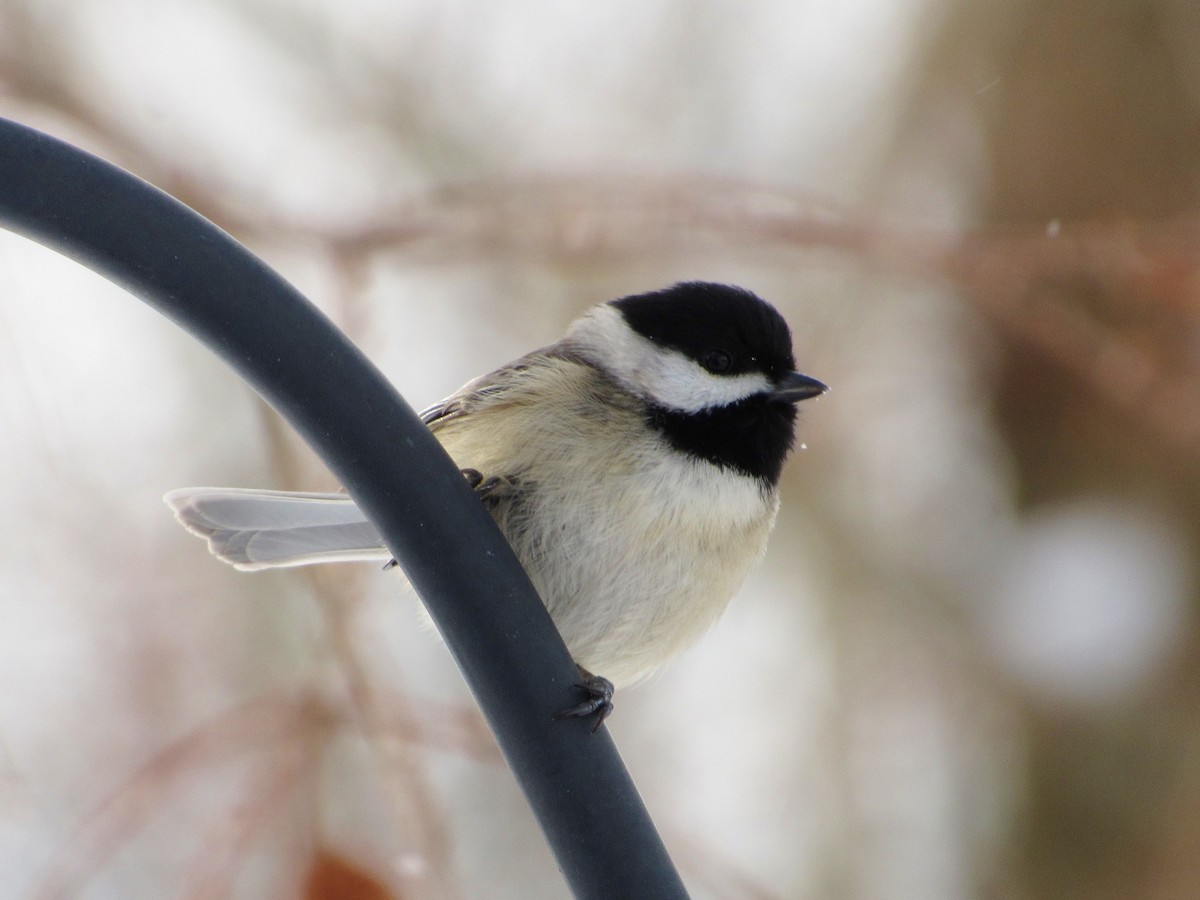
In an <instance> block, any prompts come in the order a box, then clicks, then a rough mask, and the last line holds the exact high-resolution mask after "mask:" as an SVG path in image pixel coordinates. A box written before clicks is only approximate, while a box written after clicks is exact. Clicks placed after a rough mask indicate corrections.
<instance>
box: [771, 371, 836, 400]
mask: <svg viewBox="0 0 1200 900" xmlns="http://www.w3.org/2000/svg"><path fill="white" fill-rule="evenodd" d="M827 390H829V388H828V386H826V385H825V384H824V383H823V382H820V381H817V379H815V378H809V377H808V376H807V375H801V374H800V373H799V372H788V373H787V374H786V375H784V376H783V377H782V378H780V379H779V380H778V381H777V382H775V389H774V390H773V391H771V397H772V399H775V400H784V401H786V402H788V403H799V402H800V401H801V400H808V399H809V398H810V397H819V396H821V395H822V394H824V393H825V392H826V391H827Z"/></svg>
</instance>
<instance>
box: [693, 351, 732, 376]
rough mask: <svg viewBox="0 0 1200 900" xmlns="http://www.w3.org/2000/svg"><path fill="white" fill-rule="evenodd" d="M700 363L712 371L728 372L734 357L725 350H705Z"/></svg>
mask: <svg viewBox="0 0 1200 900" xmlns="http://www.w3.org/2000/svg"><path fill="white" fill-rule="evenodd" d="M700 365H702V366H704V368H706V369H708V371H710V372H714V373H720V372H728V371H729V367H730V366H732V365H733V357H732V356H730V355H729V354H728V353H726V352H725V351H724V350H705V351H704V355H703V356H702V357H700Z"/></svg>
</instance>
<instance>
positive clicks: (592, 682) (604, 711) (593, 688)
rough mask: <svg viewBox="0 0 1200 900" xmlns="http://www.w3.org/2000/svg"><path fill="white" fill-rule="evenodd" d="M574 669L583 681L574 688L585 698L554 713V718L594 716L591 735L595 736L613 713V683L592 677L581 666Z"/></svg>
mask: <svg viewBox="0 0 1200 900" xmlns="http://www.w3.org/2000/svg"><path fill="white" fill-rule="evenodd" d="M576 668H577V669H579V676H580V678H582V679H583V680H582V681H580V682H578V683H577V684H576V685H575V686H576V687H577V688H579V689H580V690H582V691H584V692H585V693H586V694H587V697H586V698H585V699H584V700H582V701H581V702H579V703H577V704H575V705H574V706H572V707H569V708H567V709H564V710H563V711H562V712H559V713H556V714H555V716H554V718H556V719H569V718H580V719H586V718H589V717H590V716H595V717H596V721H595V723H594V724H593V725H592V734H595V733H596V731H597V730H598V729H599V728H600V726H601V725H603V724H604V720H605V719H607V718H608V717H609V714H610V713H612V711H613V703H612V698H613V683H612V682H611V681H609V680H608V679H607V678H603V677H601V676H600V675H593V674H592V673H591V672H589V671H588V670H587V669H585V668H583V666H576Z"/></svg>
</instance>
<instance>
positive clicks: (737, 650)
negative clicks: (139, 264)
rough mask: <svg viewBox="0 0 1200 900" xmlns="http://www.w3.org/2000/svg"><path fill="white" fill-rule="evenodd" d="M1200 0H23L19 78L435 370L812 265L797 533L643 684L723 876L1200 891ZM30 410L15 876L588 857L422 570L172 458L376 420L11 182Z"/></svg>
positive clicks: (324, 875) (529, 892) (16, 708)
mask: <svg viewBox="0 0 1200 900" xmlns="http://www.w3.org/2000/svg"><path fill="white" fill-rule="evenodd" d="M1198 39H1200V14H1198V13H1197V10H1196V8H1194V7H1193V5H1191V4H1187V3H1181V2H1177V0H1048V2H1041V3H1034V2H1017V0H1013V2H1007V3H988V4H978V3H971V2H964V0H842V2H839V3H836V4H835V3H822V2H812V0H808V2H793V3H785V2H781V0H780V2H774V3H750V4H734V3H721V2H699V3H691V2H681V0H637V2H632V0H609V2H606V3H591V4H562V3H551V2H545V0H539V2H529V0H522V2H518V0H490V2H486V3H485V2H468V0H462V2H449V3H436V2H432V0H423V2H422V0H412V2H400V3H395V2H378V0H375V2H373V0H354V2H346V0H342V2H338V3H335V2H332V0H302V2H295V0H293V2H288V3H283V2H279V0H155V2H150V0H0V114H2V115H5V116H7V117H10V118H15V119H18V120H20V121H22V122H25V123H27V124H30V125H33V126H35V127H38V128H41V129H44V130H46V131H48V132H50V133H52V134H55V135H57V136H60V137H63V138H65V139H67V140H69V141H72V142H74V143H76V144H78V145H80V146H82V147H84V148H86V149H88V150H91V151H92V152H95V153H98V154H100V155H101V156H103V157H105V158H107V159H109V160H112V161H113V162H115V163H117V164H118V165H121V166H123V167H125V168H127V169H129V170H131V171H132V172H134V173H136V174H138V175H140V176H141V177H143V178H145V179H147V180H149V181H151V182H153V183H154V184H156V185H158V186H160V187H162V188H163V189H165V190H167V191H169V192H171V193H173V194H174V195H175V196H177V197H179V198H180V199H182V200H183V201H184V202H186V203H188V204H190V205H191V206H193V207H194V208H196V209H198V210H199V211H201V212H202V213H204V214H205V215H207V216H208V217H209V218H211V219H212V220H214V221H215V222H216V223H218V224H219V225H220V226H221V227H223V228H224V229H226V230H227V231H229V232H231V233H232V234H233V235H235V236H236V237H237V238H239V239H240V240H242V241H243V242H245V243H246V244H247V245H248V246H249V247H250V248H251V249H252V250H254V251H255V252H256V253H258V254H259V255H260V256H261V257H262V258H263V259H264V260H266V261H267V263H268V264H270V265H271V266H273V267H274V268H276V269H277V270H278V271H280V272H281V273H283V274H284V275H285V276H286V277H287V278H289V279H290V280H291V281H292V282H293V283H295V284H296V285H298V286H299V287H300V288H301V289H302V290H303V291H304V292H305V293H306V294H307V295H308V296H309V297H311V298H312V299H313V301H314V302H315V303H317V304H318V305H319V306H320V307H321V308H322V309H324V310H325V311H326V312H327V313H328V314H329V315H330V316H331V317H332V318H333V319H334V320H336V321H337V323H338V324H339V325H340V326H341V327H342V328H343V329H345V330H346V331H347V332H348V333H349V334H350V335H351V336H352V338H353V339H354V340H355V341H356V342H357V343H358V344H359V345H360V346H362V347H363V348H364V350H365V351H366V352H367V354H368V355H369V356H370V357H371V358H372V359H373V360H375V361H376V362H377V363H378V364H379V366H380V367H381V368H382V369H383V370H384V371H385V372H386V373H387V375H388V376H389V377H390V378H391V379H392V380H393V381H394V383H395V384H396V385H397V387H398V388H399V389H400V390H401V392H402V393H404V395H405V396H406V397H407V398H408V399H409V400H410V402H412V404H413V405H414V406H417V407H421V406H424V405H426V404H427V403H430V402H432V401H434V400H436V399H438V398H439V397H441V396H443V395H445V394H447V393H449V392H450V391H452V390H454V389H455V388H456V387H458V386H459V385H460V384H461V383H462V382H464V381H466V380H467V379H468V378H470V377H472V376H474V375H476V374H478V373H481V372H484V371H486V370H489V369H491V368H492V367H494V366H496V365H499V364H501V363H504V362H506V361H507V360H509V359H511V358H513V357H516V356H518V355H520V354H521V353H523V352H525V351H527V350H529V349H531V348H533V347H536V346H540V345H542V344H545V343H548V342H550V341H552V340H554V339H555V338H557V337H558V336H559V335H560V334H561V332H562V330H563V328H564V327H565V325H566V324H567V323H568V322H569V321H570V320H571V319H573V318H574V317H575V316H576V315H578V314H579V313H580V312H581V311H582V310H583V309H585V308H586V307H587V306H589V305H591V304H593V303H596V302H599V301H601V300H605V299H608V298H610V297H613V296H617V295H621V294H626V293H633V292H638V291H643V290H648V289H654V288H658V287H661V286H664V285H667V284H669V283H671V282H673V281H676V280H680V279H694V278H698V279H713V280H721V281H728V282H732V283H737V284H741V285H743V286H745V287H748V288H751V289H753V290H755V291H757V292H759V293H760V294H762V295H763V296H765V297H767V298H769V299H771V300H772V301H773V302H774V303H775V304H777V305H778V306H779V307H780V309H781V310H783V311H784V313H785V315H786V316H787V317H788V319H789V321H790V322H791V323H792V327H793V331H794V335H795V345H796V352H797V357H798V359H799V360H800V363H801V367H802V369H803V370H804V371H806V372H809V373H811V374H812V375H815V376H817V377H819V378H821V379H823V380H825V381H826V382H828V383H829V384H830V385H832V388H833V390H832V393H830V394H829V395H828V396H827V397H825V398H823V399H822V400H821V401H819V402H817V403H813V404H805V406H804V409H803V416H802V424H801V429H802V433H801V440H803V441H804V443H805V447H804V448H802V449H800V450H799V451H798V452H797V454H796V456H795V457H794V458H793V460H792V461H791V463H790V464H789V467H788V470H787V473H786V476H785V483H784V502H783V510H782V513H781V516H780V524H779V528H778V530H777V532H776V534H775V536H774V538H773V542H772V546H771V550H770V553H769V556H768V558H767V560H766V561H765V563H764V565H763V566H762V567H761V568H760V570H759V571H758V572H757V573H756V574H755V575H754V576H753V577H752V578H751V580H750V581H749V582H748V584H747V585H746V587H745V589H744V590H743V591H742V593H741V594H740V595H739V596H738V597H737V598H736V599H735V601H734V603H733V605H732V606H731V608H730V610H729V612H728V613H727V615H726V616H725V618H724V619H723V620H722V621H721V622H720V624H719V625H718V626H717V627H716V628H715V629H714V630H713V631H712V633H710V634H709V635H708V636H707V638H706V639H705V640H704V641H703V642H702V643H701V644H700V645H699V646H697V647H696V648H695V649H694V650H693V651H692V652H690V653H689V654H688V655H687V656H686V657H684V658H683V659H681V660H679V661H678V662H677V663H676V664H675V665H673V666H672V667H670V668H669V669H668V670H666V671H665V672H663V673H662V674H661V675H659V676H657V677H656V678H654V679H653V680H652V681H650V682H648V683H646V684H643V685H641V686H638V687H635V688H632V689H629V690H625V691H622V692H621V694H620V696H619V697H618V704H617V712H616V714H615V715H614V716H613V718H612V719H610V720H609V721H610V726H609V727H610V728H611V730H612V732H613V735H614V737H615V738H616V740H617V742H618V745H619V746H620V747H621V750H622V753H623V755H624V756H625V758H626V760H627V762H628V764H629V766H630V768H631V770H632V773H633V775H634V778H635V779H636V781H637V782H638V784H639V786H640V787H641V789H642V791H643V794H644V796H645V798H646V800H647V803H648V804H649V806H650V809H651V812H652V814H653V815H654V816H655V819H656V821H657V822H658V824H659V827H660V828H661V830H662V831H663V834H664V837H665V839H666V841H667V843H668V845H669V847H670V848H671V850H672V853H673V855H674V857H675V859H676V861H677V862H678V864H679V865H680V867H681V870H682V873H683V876H684V878H685V880H686V882H687V883H688V885H689V888H690V889H691V891H692V892H693V895H694V896H695V897H697V898H835V900H841V898H845V900H874V898H880V900H884V898H886V900H905V898H912V900H918V898H919V900H927V898H939V900H940V898H1022V900H1023V898H1029V900H1035V898H1089V900H1096V898H1100V900H1104V898H1183V897H1193V896H1200V852H1198V851H1200V702H1197V699H1198V692H1200V653H1198V649H1200V648H1198V647H1197V643H1198V629H1197V626H1198V612H1200V602H1198V601H1200V596H1198V594H1197V571H1198V564H1200V516H1198V514H1197V510H1198V506H1197V494H1198V488H1200V331H1198V328H1197V326H1198V322H1200V319H1198V316H1200V219H1198V218H1197V216H1196V210H1197V203H1198V199H1200V55H1198V54H1197V51H1196V47H1197V46H1200V44H1198ZM0 177H2V174H0ZM81 199H82V198H81ZM147 239H148V240H149V239H152V236H150V235H148V236H147ZM347 402H353V398H347ZM380 452H387V448H380ZM0 465H2V466H3V471H4V473H5V476H6V477H4V478H3V479H0V547H2V550H0V683H3V684H4V685H5V688H6V689H5V690H3V691H2V692H0V872H3V882H4V885H5V887H4V889H3V893H4V894H5V896H12V897H36V898H40V900H50V898H66V897H86V898H118V897H120V898H142V897H155V898H163V897H179V898H209V897H212V898H217V897H239V898H260V897H281V898H288V897H305V898H310V900H313V898H335V897H336V898H400V897H403V898H473V897H489V898H535V897H536V898H543V897H545V898H557V897H563V896H565V895H566V890H565V887H564V886H563V883H562V881H561V879H560V878H559V876H558V874H557V872H556V870H555V866H554V863H553V861H552V859H551V858H550V855H549V853H548V851H547V850H546V849H545V846H544V843H543V841H542V839H541V836H540V834H539V832H538V830H537V827H536V825H535V823H534V821H533V819H532V817H531V815H530V814H529V812H528V811H527V809H526V807H525V805H524V802H523V800H522V799H521V797H520V796H519V794H518V792H517V790H516V788H515V786H514V784H513V782H512V779H511V777H510V776H509V774H508V773H507V771H506V770H505V768H504V767H503V765H502V763H500V761H499V760H498V757H497V754H496V751H495V749H494V745H493V744H492V741H491V738H490V737H489V735H488V734H487V732H486V730H485V729H484V728H483V727H482V726H481V724H480V722H479V720H478V717H477V715H476V713H475V712H474V707H473V704H472V701H471V700H470V698H469V696H468V695H467V693H466V692H465V689H464V687H463V685H462V683H461V680H460V678H459V676H458V674H457V672H456V670H455V668H454V666H453V664H452V662H451V661H450V659H449V656H448V654H447V653H446V651H445V648H444V647H443V646H442V645H441V644H440V643H439V642H438V641H437V640H436V638H434V637H433V636H432V635H430V634H428V633H427V632H426V631H425V630H424V629H423V628H422V626H421V625H420V623H419V616H418V613H417V601H416V599H415V598H414V597H412V596H411V594H406V592H405V591H404V590H403V589H402V588H401V587H399V586H398V585H397V584H396V579H394V578H387V577H385V576H383V575H382V574H381V573H380V572H379V571H378V569H377V567H374V566H371V565H357V566H355V565H343V566H335V567H325V568H324V569H321V570H311V571H304V570H299V571H296V570H293V571H288V572H277V573H263V574H256V575H242V574H239V573H236V572H233V571H232V570H229V569H227V568H226V567H224V566H222V565H220V564H218V563H217V562H215V561H214V560H213V559H211V558H210V557H209V556H208V555H207V554H206V553H205V552H204V548H203V545H201V544H200V543H199V542H197V541H196V540H195V539H193V538H191V537H189V536H188V535H186V534H185V533H184V532H183V531H182V530H181V529H180V528H178V527H177V526H176V525H175V524H174V522H173V521H172V519H171V516H170V514H169V513H168V511H167V509H166V508H165V507H164V506H163V504H162V502H161V499H160V498H161V495H162V494H163V493H164V492H165V491H167V490H169V489H172V488H176V487H181V486H185V485H204V484H208V485H234V486H252V487H276V488H293V489H306V490H327V489H330V488H332V487H333V484H332V483H331V479H330V476H329V475H328V474H327V473H326V472H325V471H324V470H323V469H322V467H321V465H320V464H319V463H318V462H316V461H315V460H314V458H313V457H312V455H311V454H310V453H309V452H308V451H307V450H306V449H305V448H304V447H303V446H302V445H300V444H299V442H298V441H297V440H296V438H295V437H294V436H293V435H292V434H291V433H290V432H289V430H288V429H287V427H286V426H285V425H283V424H282V423H281V422H280V421H279V419H278V418H277V417H276V416H275V414H274V413H273V412H272V411H271V410H270V409H269V408H267V407H266V406H265V405H264V404H263V403H262V402H261V401H260V400H259V399H258V398H257V397H256V396H254V395H253V394H252V392H251V391H250V390H249V389H248V388H247V387H246V386H245V385H244V384H242V383H241V382H240V381H239V380H238V379H237V378H236V377H235V376H234V375H233V374H232V373H231V372H230V371H228V370H227V369H226V368H225V367H224V366H223V365H222V364H221V363H219V362H218V361H217V360H216V359H215V357H213V356H211V355H210V354H209V353H208V352H207V351H206V350H204V349H203V348H202V347H200V346H199V345H198V344H196V343H195V342H194V341H193V340H191V339H190V338H189V337H187V336H186V335H185V334H183V333H182V332H181V331H179V330H178V329H177V328H176V327H175V326H174V325H172V324H170V323H169V322H167V321H166V320H164V319H161V318H160V317H158V315H157V314H156V313H153V312H152V311H150V310H149V309H147V308H144V307H143V305H142V304H140V303H138V302H136V301H135V300H133V299H132V298H130V297H129V296H127V295H125V294H124V293H123V292H122V291H120V290H118V289H116V288H114V287H112V286H111V285H109V284H107V283H105V282H104V281H102V280H101V279H100V278H99V277H97V276H95V275H93V274H91V273H90V272H88V271H86V270H85V269H83V268H81V267H79V266H77V265H75V264H73V263H70V262H68V261H67V260H65V259H63V258H61V257H59V256H57V255H55V254H54V253H52V252H49V251H47V250H44V249H42V248H40V247H37V246H34V245H33V244H31V243H29V242H27V241H24V240H22V239H19V238H17V237H15V236H13V235H11V234H8V233H0ZM614 864H615V865H619V864H620V861H619V860H618V861H614Z"/></svg>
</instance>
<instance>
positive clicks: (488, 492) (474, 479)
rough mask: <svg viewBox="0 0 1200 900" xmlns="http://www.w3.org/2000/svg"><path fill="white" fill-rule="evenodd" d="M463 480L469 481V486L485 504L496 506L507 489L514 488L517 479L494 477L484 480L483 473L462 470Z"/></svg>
mask: <svg viewBox="0 0 1200 900" xmlns="http://www.w3.org/2000/svg"><path fill="white" fill-rule="evenodd" d="M459 471H461V472H462V476H463V478H465V479H467V484H468V485H469V486H470V488H471V490H473V491H474V492H475V493H476V494H478V495H479V499H480V500H482V501H483V502H484V503H488V504H495V503H497V502H498V501H499V500H500V498H501V496H503V494H504V491H505V489H507V488H510V487H512V486H513V485H514V484H515V483H516V479H515V478H508V477H506V476H504V475H493V476H492V477H491V478H484V477H483V473H482V472H480V471H479V470H478V469H460V470H459Z"/></svg>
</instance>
